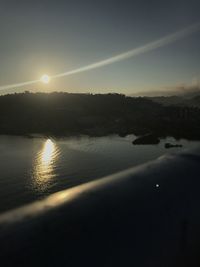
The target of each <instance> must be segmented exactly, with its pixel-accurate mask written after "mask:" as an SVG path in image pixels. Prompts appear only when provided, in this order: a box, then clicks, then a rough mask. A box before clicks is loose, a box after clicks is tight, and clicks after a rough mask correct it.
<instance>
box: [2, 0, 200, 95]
mask: <svg viewBox="0 0 200 267" xmlns="http://www.w3.org/2000/svg"><path fill="white" fill-rule="evenodd" d="M199 13H200V1H199V0H173V1H171V0H169V1H162V0H151V1H149V0H136V1H134V0H132V1H131V0H99V1H97V0H70V1H69V0H65V1H64V0H34V1H27V0H17V1H16V0H0V34H1V42H0V63H1V68H0V87H2V86H4V85H10V84H16V83H21V82H24V81H33V80H38V79H40V77H41V76H42V75H43V74H48V75H49V76H54V75H56V74H59V73H64V72H68V71H71V70H74V69H79V68H82V67H84V66H87V65H90V64H93V63H95V62H99V61H102V60H105V59H107V58H110V57H113V56H116V55H118V54H121V53H124V52H126V51H129V50H132V49H135V48H138V47H141V46H144V45H146V44H148V43H151V42H153V41H155V40H157V39H160V38H163V37H165V36H167V35H170V34H172V33H174V32H178V31H180V30H182V29H184V28H187V27H188V26H190V25H193V24H196V23H200V18H199ZM199 47H200V31H196V32H194V33H192V34H190V35H188V36H185V37H184V38H182V39H180V40H176V41H175V42H173V43H169V44H167V45H165V46H163V47H158V48H156V49H154V50H151V51H148V52H145V53H142V54H140V55H138V56H136V57H131V58H127V59H125V60H122V61H119V62H114V63H113V64H109V65H106V66H102V67H101V68H96V69H91V70H88V71H85V72H81V73H75V74H73V75H70V76H63V77H59V78H56V79H51V81H50V83H49V84H42V83H41V82H37V83H35V84H31V85H27V86H23V87H17V88H11V89H6V90H5V89H4V90H1V93H12V92H22V91H24V90H33V91H67V92H87V93H88V92H90V93H108V92H117V93H125V94H132V93H135V92H143V91H151V90H155V89H157V88H167V87H169V86H174V85H177V84H190V83H192V82H193V81H194V80H195V81H198V80H200V53H199Z"/></svg>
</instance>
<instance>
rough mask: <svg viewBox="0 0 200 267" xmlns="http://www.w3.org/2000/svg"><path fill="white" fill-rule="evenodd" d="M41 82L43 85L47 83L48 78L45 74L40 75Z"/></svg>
mask: <svg viewBox="0 0 200 267" xmlns="http://www.w3.org/2000/svg"><path fill="white" fill-rule="evenodd" d="M40 80H41V82H43V83H49V81H50V77H49V76H48V75H47V74H44V75H42V77H41V79H40Z"/></svg>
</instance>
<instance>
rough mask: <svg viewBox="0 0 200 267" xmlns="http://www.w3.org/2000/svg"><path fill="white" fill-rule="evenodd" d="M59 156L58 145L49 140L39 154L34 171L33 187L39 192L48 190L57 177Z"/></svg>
mask: <svg viewBox="0 0 200 267" xmlns="http://www.w3.org/2000/svg"><path fill="white" fill-rule="evenodd" d="M58 156H59V150H58V147H57V146H56V144H55V143H54V142H53V141H52V140H50V139H48V140H46V141H45V143H44V145H43V147H42V149H41V150H40V151H39V152H38V154H37V157H36V160H35V164H34V171H33V185H34V187H35V188H36V189H37V190H39V191H45V190H47V189H48V188H49V187H50V185H51V182H52V179H53V177H54V176H55V173H54V169H55V164H56V161H57V159H58Z"/></svg>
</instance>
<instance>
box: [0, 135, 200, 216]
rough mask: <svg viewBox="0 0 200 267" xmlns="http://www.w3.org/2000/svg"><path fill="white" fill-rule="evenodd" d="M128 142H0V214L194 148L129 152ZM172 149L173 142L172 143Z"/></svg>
mask: <svg viewBox="0 0 200 267" xmlns="http://www.w3.org/2000/svg"><path fill="white" fill-rule="evenodd" d="M133 140H134V136H127V137H125V138H121V137H118V136H109V137H98V138H89V137H76V138H65V139H58V140H57V139H44V138H25V137H13V136H1V137H0V152H1V153H0V174H1V175H0V212H2V211H5V210H8V209H12V208H15V207H18V206H21V205H23V204H26V203H29V202H31V201H33V200H36V199H40V198H43V197H44V196H46V195H48V194H50V193H53V192H56V191H59V190H62V189H66V188H70V187H72V186H75V185H78V184H81V183H84V182H87V181H90V180H94V179H97V178H100V177H102V176H105V175H108V174H111V173H114V172H118V171H120V170H124V169H126V168H129V167H132V166H136V165H138V164H141V163H145V162H148V161H150V160H153V159H156V158H157V157H159V156H161V155H163V154H165V153H168V152H169V151H170V152H173V151H180V150H183V149H187V148H195V147H197V146H198V145H199V142H189V141H186V140H181V141H180V143H181V144H183V148H173V149H170V150H166V149H165V148H164V143H165V142H174V139H173V138H167V140H162V142H161V143H160V144H159V145H145V146H133V145H132V141H133ZM176 143H177V142H176Z"/></svg>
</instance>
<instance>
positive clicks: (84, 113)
mask: <svg viewBox="0 0 200 267" xmlns="http://www.w3.org/2000/svg"><path fill="white" fill-rule="evenodd" d="M151 132H153V133H154V134H156V135H157V136H159V137H160V136H163V137H164V136H167V135H171V136H174V137H177V138H180V137H185V138H189V139H199V138H200V110H199V109H198V108H186V107H177V106H170V107H168V106H163V105H161V104H160V103H156V102H154V101H152V100H151V99H147V98H133V97H127V96H125V95H120V94H96V95H92V94H69V93H56V92H55V93H28V92H26V93H22V94H11V95H5V96H0V133H1V134H23V135H24V134H32V133H38V134H44V135H55V136H66V135H77V134H88V135H94V136H101V135H108V134H113V133H116V134H119V135H122V136H123V135H126V134H132V133H134V134H136V135H141V134H146V133H151Z"/></svg>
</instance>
